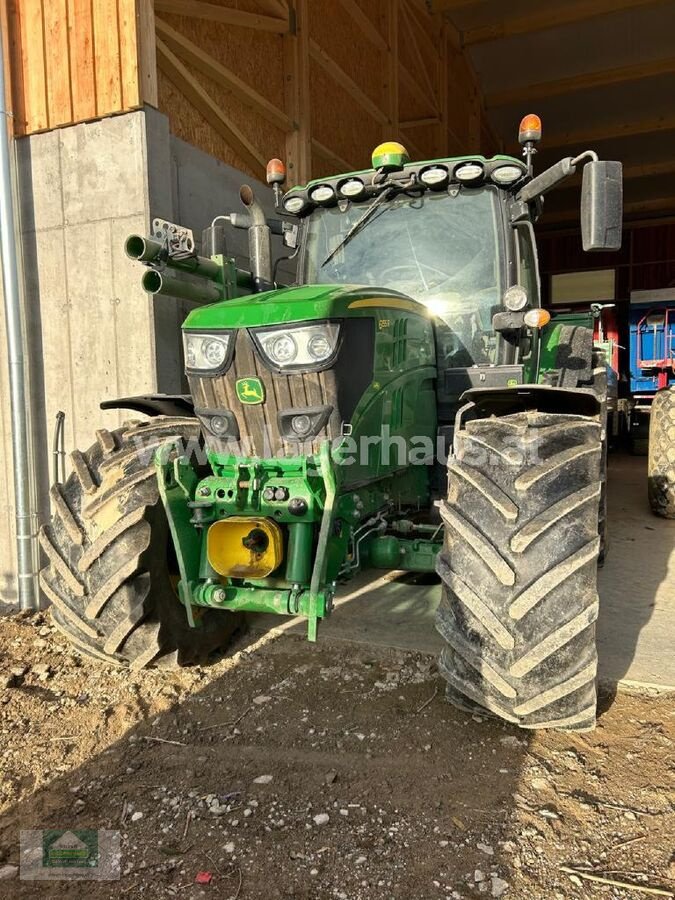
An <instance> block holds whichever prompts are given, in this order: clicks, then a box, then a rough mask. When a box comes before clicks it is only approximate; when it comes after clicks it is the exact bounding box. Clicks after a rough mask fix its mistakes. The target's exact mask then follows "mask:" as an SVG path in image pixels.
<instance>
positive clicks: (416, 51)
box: [401, 0, 436, 103]
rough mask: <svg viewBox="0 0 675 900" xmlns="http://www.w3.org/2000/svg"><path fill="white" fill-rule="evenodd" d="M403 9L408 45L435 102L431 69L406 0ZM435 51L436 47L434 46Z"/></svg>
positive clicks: (403, 0)
mask: <svg viewBox="0 0 675 900" xmlns="http://www.w3.org/2000/svg"><path fill="white" fill-rule="evenodd" d="M401 11H402V13H403V16H404V18H405V19H406V21H407V22H408V45H409V47H410V49H411V50H412V52H413V55H414V57H415V61H416V63H417V71H418V72H420V73H421V75H422V78H423V79H424V87H425V88H426V90H427V91H428V92H429V94H430V96H431V97H433V99H434V103H435V102H436V89H435V87H434V83H433V81H432V80H431V76H430V75H429V70H428V69H427V65H426V63H425V61H424V55H423V54H422V51H421V50H420V46H419V44H418V42H417V38H416V37H415V22H414V20H413V13H411V11H410V10H409V9H408V4H407V3H406V0H401ZM434 53H435V48H434Z"/></svg>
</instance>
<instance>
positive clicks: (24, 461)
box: [0, 41, 39, 610]
mask: <svg viewBox="0 0 675 900" xmlns="http://www.w3.org/2000/svg"><path fill="white" fill-rule="evenodd" d="M8 116H9V112H8V110H7V108H6V100H5V60H4V49H3V46H2V41H0V119H2V123H1V128H2V133H1V134H0V251H1V252H2V284H3V290H4V301H5V324H6V328H7V362H8V367H9V393H10V406H11V423H12V456H13V463H14V503H15V518H16V555H17V575H18V594H19V606H20V608H21V609H26V610H28V609H37V608H38V606H39V597H38V592H37V584H36V575H35V572H34V569H33V560H34V558H35V553H36V549H35V540H36V538H35V535H34V533H33V527H32V526H33V523H34V522H36V521H37V516H36V514H35V511H34V509H33V503H32V490H31V473H32V459H31V452H30V434H29V427H28V423H29V421H30V419H31V415H32V410H31V409H30V408H29V405H28V402H27V398H28V392H27V390H26V371H25V358H24V348H25V330H24V323H23V318H22V312H21V294H20V291H19V273H18V265H17V255H16V245H17V240H18V238H17V234H16V228H15V218H14V198H13V194H12V178H11V162H10V137H9V127H8Z"/></svg>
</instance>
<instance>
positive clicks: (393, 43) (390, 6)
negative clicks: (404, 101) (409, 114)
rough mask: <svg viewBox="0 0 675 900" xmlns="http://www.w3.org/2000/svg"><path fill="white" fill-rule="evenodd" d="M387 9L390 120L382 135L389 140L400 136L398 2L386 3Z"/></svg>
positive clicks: (387, 82) (385, 84)
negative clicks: (389, 131) (389, 132)
mask: <svg viewBox="0 0 675 900" xmlns="http://www.w3.org/2000/svg"><path fill="white" fill-rule="evenodd" d="M385 10H386V16H387V43H388V44H389V53H388V54H387V65H386V69H385V73H386V79H385V82H384V96H385V97H386V98H387V101H388V102H387V109H388V110H389V122H388V123H386V124H384V125H383V129H382V137H383V138H384V140H388V139H390V138H392V137H394V138H396V137H398V133H399V105H400V104H399V67H398V31H399V16H398V10H399V7H398V3H392V2H390V3H387V4H386V5H385ZM389 129H391V134H387V131H388V130H389Z"/></svg>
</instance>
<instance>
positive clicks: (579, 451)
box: [436, 412, 602, 730]
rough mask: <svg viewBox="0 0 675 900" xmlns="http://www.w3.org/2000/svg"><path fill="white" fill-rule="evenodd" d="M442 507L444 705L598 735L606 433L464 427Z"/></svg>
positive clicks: (568, 420)
mask: <svg viewBox="0 0 675 900" xmlns="http://www.w3.org/2000/svg"><path fill="white" fill-rule="evenodd" d="M456 452H457V455H456V456H455V457H454V458H451V459H450V461H449V464H448V476H449V478H448V485H449V486H448V500H447V502H445V503H443V505H442V507H441V515H442V517H443V520H444V523H445V543H444V548H443V551H442V552H441V553H440V554H439V558H438V564H437V570H438V574H439V575H440V577H441V580H442V583H443V584H442V598H441V603H440V606H439V609H438V613H437V619H436V627H437V628H438V631H439V632H440V634H441V635H442V637H443V638H444V640H445V641H446V647H445V648H444V649H443V651H442V653H441V657H440V663H439V667H440V671H441V673H442V674H443V675H444V677H445V678H446V680H447V682H448V699H450V701H451V702H453V703H455V704H456V705H458V706H461V707H462V708H465V709H470V710H471V711H473V712H476V711H479V712H482V713H484V714H485V713H488V714H489V713H492V714H494V715H496V716H499V717H501V718H502V719H505V720H506V721H508V722H513V723H514V724H516V725H519V726H520V727H522V728H562V729H569V730H586V729H590V728H592V727H593V726H594V724H595V709H596V684H595V679H596V671H597V654H596V648H595V621H596V619H597V614H598V595H597V558H598V552H599V548H600V537H599V535H598V507H599V500H600V493H601V457H602V439H601V425H600V423H599V422H598V421H597V420H593V419H588V418H586V417H583V416H575V415H551V414H548V413H539V412H527V413H517V414H515V415H509V416H504V417H502V418H495V417H492V418H490V419H482V420H476V421H470V422H467V424H466V426H465V428H464V429H463V430H462V431H460V432H459V433H458V434H457V435H456Z"/></svg>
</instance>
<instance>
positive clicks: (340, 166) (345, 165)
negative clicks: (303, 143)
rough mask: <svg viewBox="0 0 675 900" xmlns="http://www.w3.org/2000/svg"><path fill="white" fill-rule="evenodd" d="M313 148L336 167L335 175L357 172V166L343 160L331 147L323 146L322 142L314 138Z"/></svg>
mask: <svg viewBox="0 0 675 900" xmlns="http://www.w3.org/2000/svg"><path fill="white" fill-rule="evenodd" d="M312 147H313V148H314V149H315V150H316V152H317V153H319V154H320V155H321V156H323V157H324V159H327V160H328V162H329V163H330V164H331V166H335V173H336V174H337V173H342V172H354V171H355V170H356V166H354V165H352V163H350V162H347V160H346V159H343V158H342V157H341V156H338V154H337V153H335V152H334V151H333V150H331V149H330V147H326V145H325V144H322V143H321V141H317V139H316V138H312Z"/></svg>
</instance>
